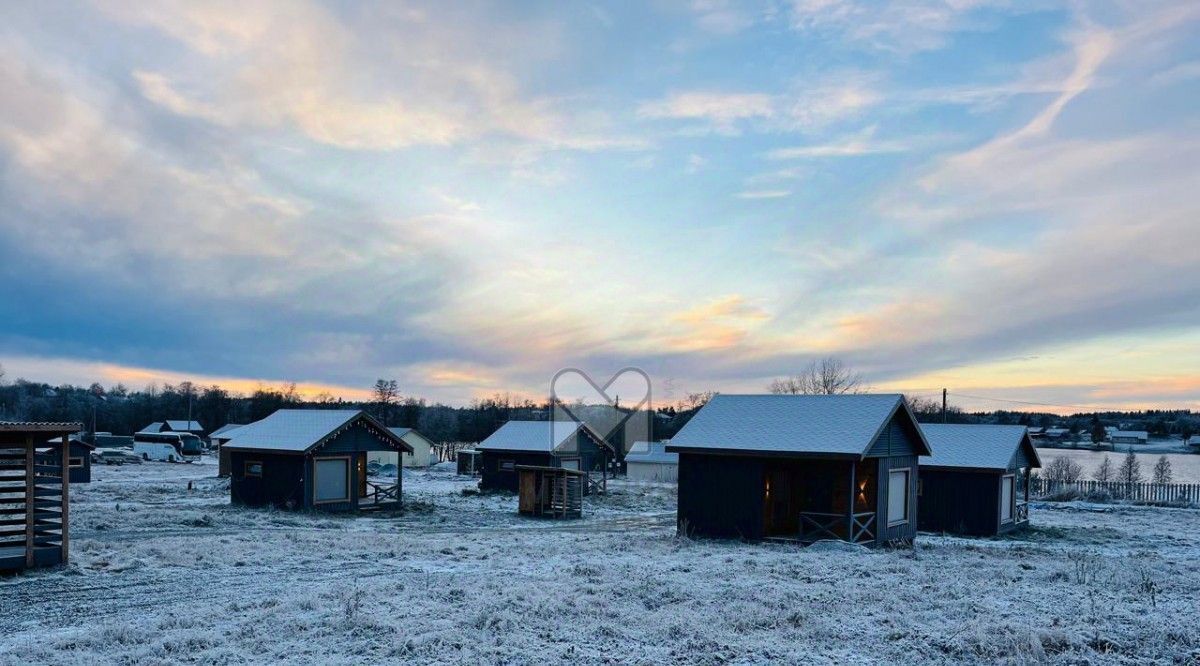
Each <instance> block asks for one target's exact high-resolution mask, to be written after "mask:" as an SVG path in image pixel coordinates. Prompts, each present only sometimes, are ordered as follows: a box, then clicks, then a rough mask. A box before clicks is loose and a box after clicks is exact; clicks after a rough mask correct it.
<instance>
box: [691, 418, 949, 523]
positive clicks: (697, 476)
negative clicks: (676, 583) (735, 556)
mask: <svg viewBox="0 0 1200 666" xmlns="http://www.w3.org/2000/svg"><path fill="white" fill-rule="evenodd" d="M667 451H668V452H671V453H677V454H679V493H678V502H679V510H678V512H677V515H678V521H679V531H680V533H684V534H691V535H696V536H709V537H722V538H743V539H763V538H775V539H780V540H787V541H798V542H801V543H811V542H813V541H818V540H821V539H842V540H845V541H850V542H852V543H863V544H867V545H873V546H878V545H883V544H886V543H888V542H891V541H897V540H911V539H913V538H914V537H915V536H916V531H917V529H916V528H917V524H916V523H917V513H916V509H917V472H918V467H917V458H918V456H921V455H929V454H930V449H929V443H928V442H927V441H926V440H925V436H924V435H923V434H922V433H921V429H920V427H919V426H918V425H917V420H916V418H915V417H914V416H913V413H912V411H911V410H910V409H909V407H908V403H907V402H906V401H905V400H904V397H903V396H901V395H899V394H860V395H718V396H716V397H714V398H713V399H712V400H710V401H709V402H708V404H706V405H705V406H704V407H702V408H701V409H700V411H699V412H697V413H696V415H695V416H693V417H692V419H691V420H690V421H688V423H687V424H686V425H685V426H684V427H683V428H682V429H681V430H680V431H679V433H678V434H676V435H675V437H674V438H673V439H672V440H671V442H670V444H668V445H667Z"/></svg>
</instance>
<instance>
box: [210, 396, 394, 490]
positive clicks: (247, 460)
mask: <svg viewBox="0 0 1200 666" xmlns="http://www.w3.org/2000/svg"><path fill="white" fill-rule="evenodd" d="M222 448H223V449H226V450H228V452H229V463H230V471H231V474H230V483H229V492H230V496H231V500H232V502H233V503H234V504H243V505H247V506H268V505H270V506H278V507H282V508H289V509H318V510H322V511H353V510H358V509H378V508H398V507H399V506H400V501H401V485H402V481H403V478H402V477H401V476H397V477H396V478H395V481H394V483H393V482H391V481H390V480H389V482H387V483H374V482H371V481H370V480H369V479H368V478H367V455H368V453H370V452H371V451H379V450H385V451H395V452H397V453H405V452H410V451H411V450H412V449H411V447H410V446H409V445H408V444H407V443H405V441H404V440H402V439H400V438H399V437H397V436H396V435H395V434H394V433H392V431H391V430H388V429H387V428H386V427H384V426H383V425H382V424H380V423H379V422H378V421H376V420H375V418H374V417H372V416H371V415H369V414H367V413H366V412H364V411H362V410H358V409H336V410H321V409H281V410H279V411H277V412H275V413H274V414H271V415H270V416H268V417H267V418H265V419H263V420H261V421H256V422H254V423H251V424H249V425H245V426H242V427H241V428H238V429H237V430H235V431H233V438H232V439H231V440H229V441H228V442H226V443H225V444H224V446H223V447H222Z"/></svg>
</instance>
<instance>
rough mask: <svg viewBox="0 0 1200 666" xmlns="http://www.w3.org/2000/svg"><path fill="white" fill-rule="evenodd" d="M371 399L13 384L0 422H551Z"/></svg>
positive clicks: (431, 428)
mask: <svg viewBox="0 0 1200 666" xmlns="http://www.w3.org/2000/svg"><path fill="white" fill-rule="evenodd" d="M372 392H373V396H372V398H371V399H370V400H363V401H350V400H343V399H341V398H335V397H333V396H330V395H319V396H316V397H312V398H305V397H304V396H301V395H300V394H299V392H298V391H297V390H296V387H295V385H292V384H287V385H284V386H281V387H269V386H264V387H261V388H258V389H256V390H254V391H253V392H251V393H250V394H248V395H243V394H238V393H234V392H231V391H228V390H226V389H223V388H221V387H220V386H196V385H193V384H191V383H189V382H183V383H180V384H161V385H160V384H150V385H149V386H147V387H146V388H144V389H141V390H131V389H129V388H128V387H127V386H124V385H121V384H118V385H116V386H112V387H108V388H105V387H104V386H102V385H100V384H98V383H96V384H92V385H91V386H87V387H82V386H71V385H61V386H52V385H49V384H45V383H39V382H31V381H27V380H25V379H17V380H16V381H14V382H0V420H7V421H58V422H78V423H82V424H83V426H84V429H85V430H88V431H91V430H92V429H93V422H94V424H95V425H94V427H95V431H96V432H109V433H112V434H114V435H130V434H133V433H134V432H135V431H137V430H140V429H141V428H143V427H145V426H146V425H147V424H150V423H153V422H156V421H164V420H167V419H177V420H184V419H187V418H188V414H189V413H190V414H191V418H192V419H194V420H196V421H199V422H200V425H201V426H202V427H204V429H205V430H206V431H207V432H211V431H213V430H216V429H217V428H219V427H221V426H223V425H225V424H227V423H241V424H245V423H251V422H254V421H257V420H259V419H262V418H265V417H266V416H268V415H270V414H271V413H272V412H274V411H275V410H277V409H284V408H287V409H365V410H367V411H368V412H370V413H371V414H372V415H374V416H375V417H376V418H378V419H379V420H380V421H382V422H383V423H384V424H385V425H388V426H394V427H411V428H416V429H417V430H419V431H420V432H421V433H422V434H423V435H425V436H426V437H429V438H430V439H432V440H434V441H436V442H478V441H481V440H483V439H485V438H487V437H488V436H489V435H491V434H492V433H493V432H495V430H496V429H497V428H499V427H500V425H502V424H503V423H505V422H507V421H510V420H544V419H546V418H549V413H550V412H549V409H548V406H547V404H546V403H541V404H539V403H534V402H532V401H529V400H520V399H517V398H515V397H513V396H511V395H504V394H499V395H495V396H492V397H490V398H485V399H480V400H475V401H472V402H471V404H470V405H467V406H465V407H452V406H448V405H443V404H440V403H434V404H430V403H428V402H426V400H425V399H423V398H417V397H405V396H402V395H401V394H400V391H399V389H398V387H397V385H396V382H395V381H384V380H380V381H379V382H377V383H376V384H375V386H374V387H373V391H372ZM709 395H711V394H707V395H705V394H695V395H690V396H688V397H687V398H685V400H683V401H680V403H678V404H677V405H671V406H668V407H664V408H662V409H659V410H658V413H657V414H656V416H655V418H654V419H653V422H654V424H655V425H654V427H655V433H654V436H655V437H656V438H668V437H670V436H671V435H673V434H674V433H675V432H676V431H678V430H679V428H681V427H682V426H683V424H684V423H686V422H687V419H688V418H690V417H691V415H692V414H693V413H695V410H696V409H698V408H699V407H700V406H702V405H703V404H704V402H707V398H708V397H709Z"/></svg>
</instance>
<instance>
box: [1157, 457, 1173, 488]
mask: <svg viewBox="0 0 1200 666" xmlns="http://www.w3.org/2000/svg"><path fill="white" fill-rule="evenodd" d="M1172 476H1173V474H1172V473H1171V461H1170V460H1168V459H1167V457H1166V456H1159V457H1158V462H1156V463H1154V482H1155V483H1170V482H1171V477H1172Z"/></svg>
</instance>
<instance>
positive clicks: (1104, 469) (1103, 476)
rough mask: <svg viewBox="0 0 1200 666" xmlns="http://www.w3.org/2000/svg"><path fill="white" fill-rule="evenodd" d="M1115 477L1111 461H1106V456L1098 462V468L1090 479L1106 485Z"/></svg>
mask: <svg viewBox="0 0 1200 666" xmlns="http://www.w3.org/2000/svg"><path fill="white" fill-rule="evenodd" d="M1115 475H1116V472H1114V471H1113V465H1112V461H1111V460H1109V459H1108V456H1104V459H1103V460H1101V461H1100V466H1099V467H1097V468H1096V471H1095V472H1093V473H1092V478H1093V479H1095V480H1097V481H1099V482H1101V483H1107V482H1109V481H1112V480H1113V477H1114V476H1115Z"/></svg>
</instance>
